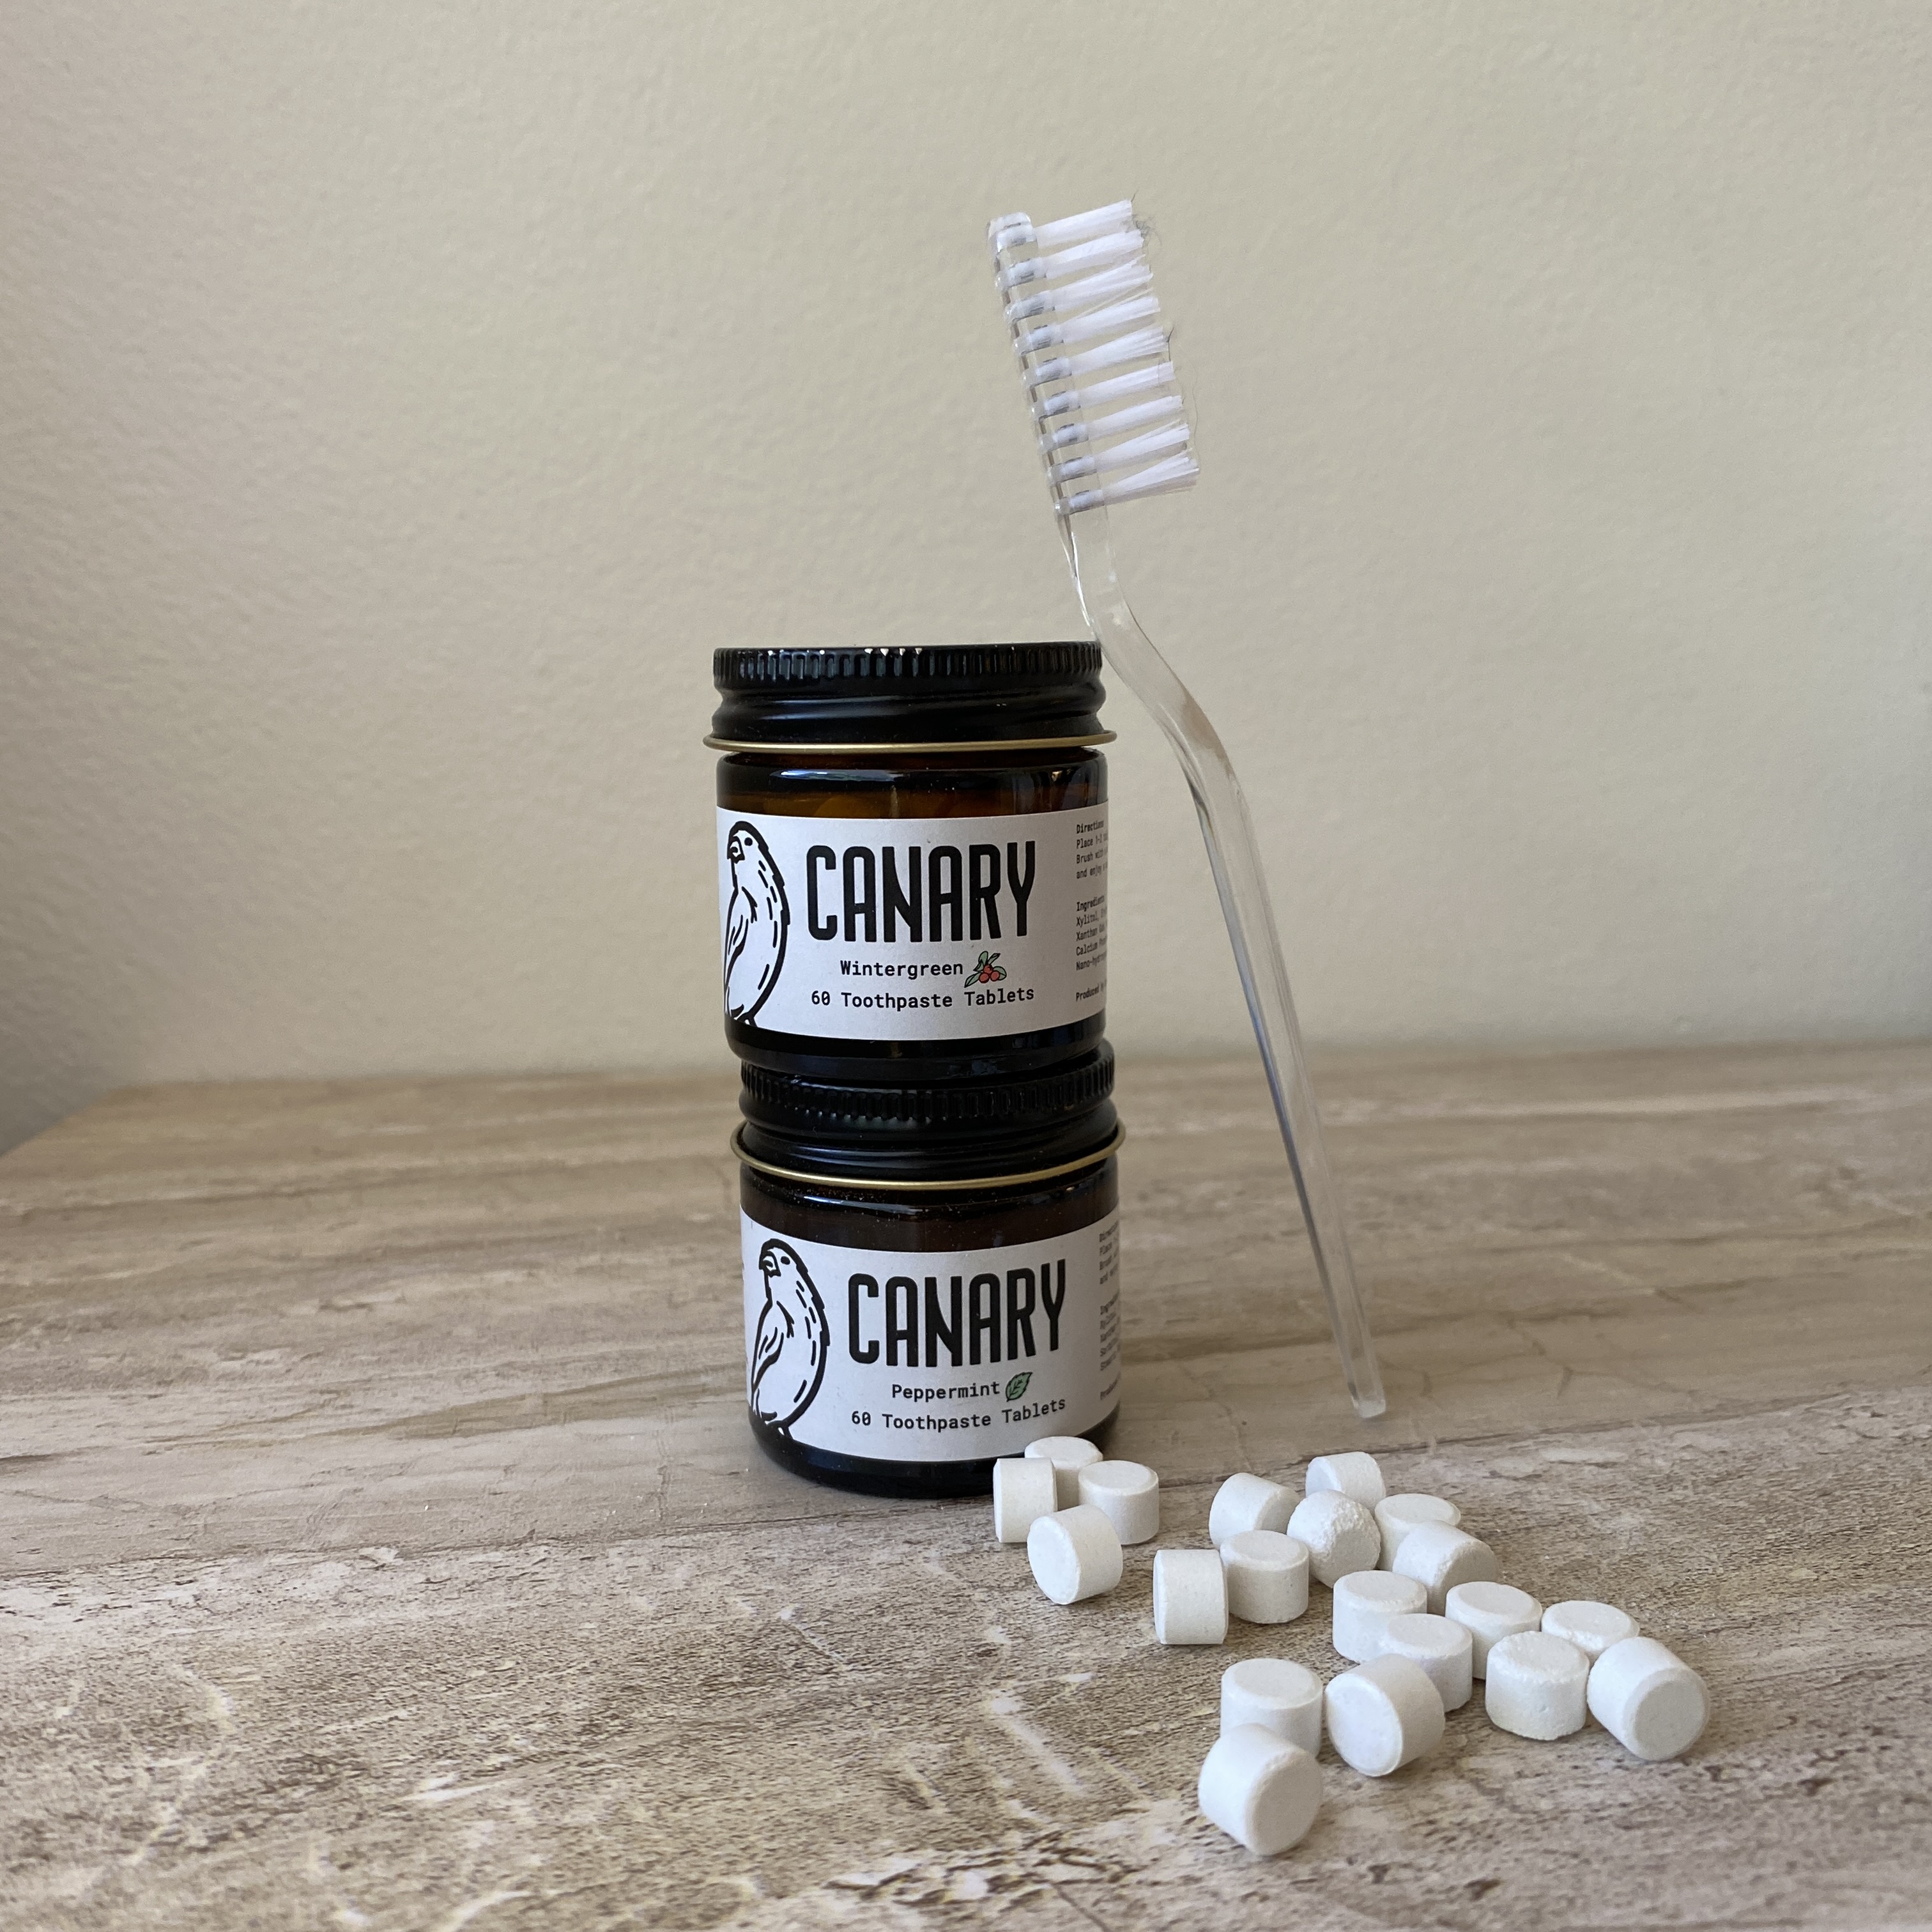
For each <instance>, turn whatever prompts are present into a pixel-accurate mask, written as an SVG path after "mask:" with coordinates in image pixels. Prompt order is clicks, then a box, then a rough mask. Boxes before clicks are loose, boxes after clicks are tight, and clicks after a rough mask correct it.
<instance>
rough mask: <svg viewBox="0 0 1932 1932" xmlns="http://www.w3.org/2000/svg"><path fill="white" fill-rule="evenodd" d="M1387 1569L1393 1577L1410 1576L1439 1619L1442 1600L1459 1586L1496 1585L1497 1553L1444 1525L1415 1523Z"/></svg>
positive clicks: (1485, 1544)
mask: <svg viewBox="0 0 1932 1932" xmlns="http://www.w3.org/2000/svg"><path fill="white" fill-rule="evenodd" d="M1389 1570H1390V1573H1391V1574H1392V1575H1394V1576H1397V1577H1414V1578H1415V1580H1416V1581H1417V1582H1418V1583H1420V1584H1421V1586H1423V1588H1424V1589H1426V1590H1427V1592H1429V1607H1430V1609H1431V1610H1433V1611H1434V1612H1435V1613H1436V1615H1437V1616H1441V1615H1442V1605H1443V1601H1444V1599H1445V1598H1447V1597H1448V1594H1449V1592H1451V1590H1453V1589H1454V1588H1455V1587H1456V1586H1457V1584H1458V1583H1493V1582H1495V1580H1496V1552H1495V1551H1494V1550H1492V1549H1491V1548H1490V1546H1489V1545H1488V1544H1487V1543H1484V1542H1481V1541H1479V1540H1478V1538H1475V1537H1473V1536H1469V1535H1465V1534H1464V1533H1463V1532H1462V1531H1461V1530H1460V1529H1451V1527H1450V1526H1449V1525H1448V1524H1447V1523H1418V1525H1417V1526H1416V1527H1415V1529H1412V1530H1411V1531H1410V1532H1409V1534H1408V1535H1406V1536H1405V1537H1404V1538H1403V1540H1402V1547H1401V1548H1400V1550H1397V1552H1396V1553H1395V1561H1394V1562H1393V1563H1391V1565H1389Z"/></svg>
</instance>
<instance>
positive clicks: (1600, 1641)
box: [993, 1436, 1710, 1854]
mask: <svg viewBox="0 0 1932 1932" xmlns="http://www.w3.org/2000/svg"><path fill="white" fill-rule="evenodd" d="M993 1528H994V1533H995V1535H997V1536H998V1538H999V1539H1000V1541H1001V1542H1002V1543H1024V1544H1025V1545H1026V1547H1027V1558H1028V1562H1029V1563H1031V1565H1032V1568H1033V1574H1034V1577H1035V1579H1036V1580H1037V1582H1038V1583H1039V1585H1040V1589H1042V1590H1043V1591H1044V1592H1046V1595H1048V1596H1049V1598H1052V1601H1054V1602H1055V1603H1056V1604H1076V1603H1079V1602H1080V1601H1082V1600H1083V1599H1085V1598H1089V1597H1097V1596H1101V1595H1105V1594H1106V1592H1108V1591H1109V1590H1112V1589H1113V1588H1114V1587H1115V1586H1116V1585H1117V1584H1118V1583H1119V1582H1120V1580H1121V1572H1122V1568H1123V1561H1122V1556H1121V1551H1122V1548H1123V1546H1124V1545H1126V1544H1136V1543H1149V1542H1151V1541H1153V1540H1154V1538H1155V1537H1156V1536H1157V1535H1159V1534H1160V1478H1159V1477H1157V1475H1155V1474H1154V1471H1153V1470H1151V1469H1148V1468H1147V1467H1146V1466H1145V1464H1142V1463H1123V1462H1109V1461H1108V1460H1106V1459H1105V1458H1103V1457H1102V1455H1101V1454H1100V1451H1099V1450H1098V1449H1097V1448H1095V1447H1094V1445H1093V1444H1092V1443H1091V1442H1088V1441H1086V1440H1085V1439H1084V1438H1082V1437H1079V1436H1045V1437H1043V1438H1042V1439H1040V1441H1039V1442H1034V1443H1032V1444H1031V1445H1028V1449H1027V1452H1026V1454H1025V1456H1023V1457H1019V1456H1016V1457H1009V1458H1007V1460H1004V1461H1002V1462H998V1463H995V1464H994V1466H993ZM1208 1538H1209V1541H1210V1542H1211V1544H1212V1545H1213V1547H1211V1548H1210V1549H1206V1550H1158V1551H1157V1552H1156V1553H1155V1555H1154V1635H1155V1637H1157V1639H1158V1640H1159V1641H1160V1642H1161V1643H1171V1644H1204V1643H1206V1644H1214V1643H1222V1642H1223V1641H1224V1640H1226V1637H1227V1634H1228V1619H1229V1617H1230V1616H1234V1617H1236V1618H1238V1619H1241V1621H1243V1622H1247V1623H1253V1624H1284V1623H1292V1622H1294V1621H1295V1619H1297V1618H1298V1617H1300V1616H1303V1615H1304V1613H1306V1612H1307V1608H1308V1583H1309V1578H1310V1575H1311V1574H1312V1575H1313V1577H1314V1579H1315V1580H1316V1582H1317V1583H1322V1584H1325V1585H1326V1586H1328V1589H1329V1590H1330V1592H1331V1601H1332V1604H1333V1616H1334V1628H1333V1639H1332V1640H1333V1643H1334V1648H1335V1649H1336V1650H1337V1652H1339V1653H1340V1655H1342V1656H1343V1657H1345V1658H1348V1659H1349V1661H1351V1662H1352V1664H1353V1665H1354V1666H1355V1667H1354V1668H1353V1669H1352V1670H1344V1671H1343V1672H1341V1673H1339V1674H1338V1675H1337V1676H1334V1677H1332V1678H1331V1679H1329V1681H1328V1683H1327V1684H1326V1685H1324V1684H1323V1683H1322V1681H1321V1679H1319V1678H1318V1677H1317V1676H1316V1675H1315V1673H1313V1671H1312V1670H1308V1669H1307V1667H1305V1666H1304V1665H1302V1664H1295V1663H1292V1662H1291V1661H1289V1660H1288V1659H1286V1658H1262V1657H1254V1658H1247V1659H1246V1660H1244V1661H1243V1662H1241V1663H1239V1664H1235V1665H1234V1666H1233V1667H1232V1668H1231V1669H1229V1670H1227V1671H1225V1672H1224V1673H1223V1674H1222V1679H1221V1736H1220V1741H1219V1742H1217V1744H1216V1745H1215V1746H1214V1749H1213V1750H1211V1751H1210V1752H1209V1753H1208V1760H1207V1762H1206V1763H1205V1764H1204V1765H1203V1766H1202V1767H1201V1784H1200V1802H1201V1809H1202V1811H1203V1813H1205V1814H1206V1816H1207V1817H1209V1818H1210V1819H1211V1820H1213V1821H1214V1823H1216V1824H1217V1825H1218V1826H1220V1828H1221V1829H1223V1831H1224V1832H1227V1833H1229V1835H1230V1836H1232V1837H1233V1838H1238V1839H1239V1840H1240V1841H1241V1843H1243V1844H1244V1845H1245V1846H1247V1847H1248V1848H1249V1849H1250V1850H1251V1851H1255V1852H1262V1853H1265V1854H1272V1853H1274V1852H1281V1851H1286V1849H1288V1847H1289V1846H1291V1845H1293V1844H1295V1843H1298V1841H1300V1840H1301V1838H1302V1837H1303V1836H1304V1835H1305V1834H1306V1833H1307V1831H1308V1829H1309V1828H1310V1826H1312V1825H1313V1823H1314V1822H1315V1817H1316V1812H1317V1811H1319V1809H1320V1807H1321V1802H1322V1774H1321V1771H1320V1769H1319V1766H1317V1764H1316V1752H1317V1751H1319V1749H1320V1748H1321V1744H1322V1735H1323V1733H1324V1732H1326V1733H1327V1735H1328V1742H1329V1743H1330V1744H1331V1745H1332V1746H1333V1747H1334V1751H1335V1753H1336V1755H1337V1757H1340V1759H1341V1760H1343V1763H1346V1764H1347V1765H1349V1766H1350V1767H1351V1768H1352V1769H1354V1770H1356V1771H1358V1772H1362V1773H1363V1774H1364V1775H1366V1776H1368V1777H1370V1778H1385V1777H1387V1776H1388V1774H1389V1773H1390V1772H1392V1771H1397V1770H1399V1769H1400V1768H1401V1767H1402V1766H1403V1765H1406V1764H1409V1763H1412V1762H1413V1761H1414V1760H1415V1759H1417V1758H1418V1757H1421V1756H1422V1755H1423V1754H1424V1753H1425V1752H1427V1751H1430V1750H1431V1749H1432V1748H1433V1747H1434V1746H1435V1745H1436V1744H1437V1743H1438V1742H1440V1740H1441V1739H1442V1734H1443V1729H1444V1719H1445V1714H1446V1713H1447V1712H1451V1711H1454V1710H1456V1709H1459V1708H1460V1706H1463V1705H1464V1704H1466V1703H1468V1702H1469V1700H1470V1698H1471V1697H1472V1696H1473V1695H1474V1694H1475V1684H1476V1682H1477V1681H1478V1679H1480V1680H1481V1682H1482V1684H1483V1686H1484V1708H1485V1709H1486V1710H1487V1712H1488V1715H1489V1718H1490V1722H1491V1723H1492V1724H1495V1725H1496V1726H1497V1727H1499V1729H1501V1730H1505V1731H1511V1732H1514V1733H1515V1734H1516V1735H1517V1736H1519V1737H1525V1738H1544V1739H1549V1738H1563V1737H1568V1736H1571V1734H1572V1733H1574V1732H1577V1731H1580V1730H1582V1729H1583V1726H1584V1724H1585V1723H1586V1720H1587V1719H1588V1718H1595V1719H1596V1721H1598V1724H1601V1725H1602V1726H1603V1727H1604V1729H1605V1730H1607V1731H1608V1732H1609V1733H1610V1735H1611V1736H1613V1737H1614V1738H1615V1739H1616V1740H1617V1741H1618V1742H1619V1743H1620V1744H1621V1745H1623V1747H1624V1748H1625V1750H1627V1751H1631V1752H1632V1753H1634V1754H1635V1755H1636V1756H1637V1757H1640V1758H1672V1757H1678V1756H1679V1754H1682V1752H1685V1751H1688V1750H1689V1749H1690V1748H1691V1745H1693V1744H1694V1743H1695V1742H1697V1738H1698V1736H1699V1735H1700V1733H1702V1732H1703V1729H1704V1725H1705V1721H1706V1718H1708V1717H1709V1713H1710V1697H1709V1692H1708V1691H1707V1690H1706V1687H1705V1683H1704V1680H1703V1678H1701V1677H1700V1676H1698V1675H1697V1673H1696V1672H1695V1671H1694V1670H1691V1667H1689V1666H1688V1664H1684V1663H1682V1661H1679V1659H1678V1658H1676V1657H1675V1656H1673V1655H1672V1654H1671V1652H1670V1651H1668V1650H1667V1649H1665V1648H1664V1646H1663V1645H1662V1644H1661V1643H1657V1642H1656V1641H1655V1640H1653V1639H1652V1638H1650V1637H1644V1636H1642V1635H1640V1634H1639V1631H1638V1628H1637V1621H1636V1619H1634V1618H1633V1617H1631V1616H1628V1615H1627V1614H1626V1613H1625V1612H1623V1611H1622V1610H1618V1609H1616V1608H1615V1607H1613V1606H1612V1605H1610V1604H1598V1603H1584V1602H1574V1603H1562V1604H1552V1605H1550V1607H1548V1608H1547V1609H1546V1608H1545V1607H1544V1605H1543V1604H1541V1603H1540V1602H1539V1601H1538V1600H1537V1599H1536V1598H1535V1597H1533V1596H1532V1595H1530V1594H1529V1592H1528V1591H1526V1590H1521V1589H1517V1588H1515V1587H1514V1586H1512V1585H1511V1584H1508V1583H1502V1582H1500V1581H1499V1580H1498V1577H1497V1574H1496V1571H1497V1565H1496V1553H1495V1551H1493V1550H1492V1549H1491V1548H1490V1546H1489V1545H1488V1544H1487V1543H1484V1541H1481V1539H1480V1538H1477V1537H1474V1536H1472V1535H1469V1534H1468V1533H1467V1532H1465V1531H1464V1530H1463V1527H1462V1512H1461V1511H1460V1510H1459V1509H1457V1507H1456V1505H1454V1503H1452V1502H1446V1501H1445V1500H1444V1499H1442V1497H1440V1496H1389V1495H1388V1494H1387V1493H1385V1485H1384V1484H1383V1481H1382V1469H1381V1466H1380V1465H1379V1464H1378V1463H1377V1462H1376V1459H1375V1458H1374V1457H1373V1456H1368V1455H1364V1454H1362V1453H1361V1452H1360V1451H1350V1452H1349V1454H1345V1455H1339V1456H1318V1457H1316V1459H1315V1460H1314V1461H1313V1462H1312V1463H1310V1464H1309V1466H1308V1473H1307V1481H1306V1484H1305V1486H1304V1493H1303V1494H1302V1495H1301V1496H1299V1497H1298V1496H1295V1494H1294V1493H1293V1492H1292V1490H1289V1489H1287V1488H1286V1487H1283V1485H1282V1484H1279V1483H1275V1482H1271V1481H1268V1479H1267V1478H1265V1477H1262V1476H1256V1475H1235V1476H1230V1477H1229V1478H1228V1480H1227V1481H1226V1482H1225V1483H1223V1484H1222V1485H1221V1487H1220V1490H1218V1491H1217V1493H1216V1495H1215V1497H1214V1506H1213V1508H1211V1510H1210V1511H1209V1512H1208Z"/></svg>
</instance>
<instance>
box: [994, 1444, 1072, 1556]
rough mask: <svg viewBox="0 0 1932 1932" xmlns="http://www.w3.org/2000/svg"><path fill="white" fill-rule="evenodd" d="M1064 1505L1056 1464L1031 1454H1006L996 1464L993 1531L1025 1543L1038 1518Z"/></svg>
mask: <svg viewBox="0 0 1932 1932" xmlns="http://www.w3.org/2000/svg"><path fill="white" fill-rule="evenodd" d="M1059 1507H1060V1502H1059V1499H1058V1493H1057V1491H1056V1489H1055V1484H1054V1478H1053V1465H1052V1463H1045V1462H1041V1461H1039V1460H1036V1459H1035V1458H1034V1457H1031V1456H1002V1457H1001V1458H1000V1460H998V1462H997V1463H995V1464H994V1465H993V1534H994V1535H995V1536H997V1537H998V1538H999V1539H1000V1541H1001V1542H1002V1543H1024V1542H1025V1541H1026V1540H1027V1532H1028V1530H1030V1529H1032V1527H1033V1526H1034V1521H1035V1520H1036V1519H1037V1518H1038V1517H1043V1516H1051V1515H1052V1514H1053V1513H1054V1511H1055V1510H1057V1509H1058V1508H1059Z"/></svg>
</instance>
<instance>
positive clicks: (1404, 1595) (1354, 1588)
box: [1333, 1570, 1429, 1664]
mask: <svg viewBox="0 0 1932 1932" xmlns="http://www.w3.org/2000/svg"><path fill="white" fill-rule="evenodd" d="M1428 1605H1429V1592H1427V1590H1425V1589H1424V1588H1423V1587H1422V1586H1421V1584H1420V1583H1418V1582H1416V1580H1415V1578H1414V1577H1391V1575H1390V1574H1389V1573H1388V1571H1386V1570H1356V1571H1351V1572H1350V1574H1349V1575H1347V1576H1346V1577H1337V1578H1336V1580H1335V1621H1334V1636H1333V1642H1334V1646H1335V1648H1336V1649H1337V1650H1338V1651H1340V1652H1341V1653H1342V1655H1343V1656H1344V1657H1346V1658H1349V1660H1350V1661H1352V1662H1353V1663H1355V1664H1366V1663H1367V1662H1368V1661H1369V1659H1370V1658H1372V1657H1379V1656H1381V1655H1382V1631H1383V1628H1384V1627H1385V1625H1387V1624H1388V1621H1389V1619H1391V1617H1403V1616H1414V1615H1415V1613H1417V1612H1418V1611H1419V1610H1426V1609H1427V1607H1428Z"/></svg>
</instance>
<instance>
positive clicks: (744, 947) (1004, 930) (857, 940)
mask: <svg viewBox="0 0 1932 1932" xmlns="http://www.w3.org/2000/svg"><path fill="white" fill-rule="evenodd" d="M718 906H719V910H720V912H721V915H722V918H723V923H724V1010H725V1012H726V1013H727V1015H728V1016H730V1018H731V1019H734V1020H739V1021H742V1022H744V1024H745V1025H748V1026H754V1027H757V1028H761V1029H763V1031H766V1032H769V1033H778V1034H806V1035H809V1036H811V1037H814V1038H818V1039H826V1040H965V1039H980V1038H983V1037H986V1036H988V1035H990V1034H1018V1033H1040V1032H1044V1031H1046V1030H1047V1029H1048V1028H1052V1027H1060V1026H1068V1025H1073V1023H1074V1022H1076V1021H1079V1020H1082V1019H1086V1018H1087V1017H1088V1016H1089V1015H1090V1014H1094V1013H1099V1012H1100V1011H1101V1010H1102V1009H1103V1007H1105V1005H1106V996H1107V808H1106V806H1105V805H1088V806H1084V807H1082V808H1081V809H1080V810H1079V811H1034V812H1022V813H1016V814H1013V815H1011V816H1008V817H997V818H839V819H832V818H793V817H783V816H780V815H778V814H771V813H765V814H755V815H754V814H745V813H742V812H732V811H719V813H718Z"/></svg>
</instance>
